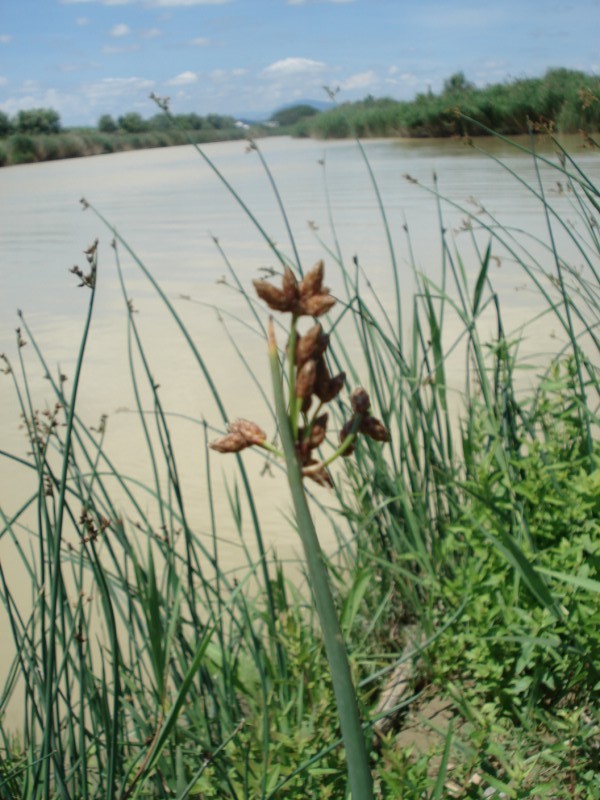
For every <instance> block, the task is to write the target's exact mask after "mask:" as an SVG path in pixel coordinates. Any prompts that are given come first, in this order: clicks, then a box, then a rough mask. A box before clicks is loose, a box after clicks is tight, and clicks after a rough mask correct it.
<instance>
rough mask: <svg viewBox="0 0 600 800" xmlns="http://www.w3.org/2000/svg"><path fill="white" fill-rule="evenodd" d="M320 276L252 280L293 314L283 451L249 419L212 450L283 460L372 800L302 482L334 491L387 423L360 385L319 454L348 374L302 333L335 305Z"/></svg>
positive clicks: (358, 766) (337, 687)
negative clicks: (343, 465) (330, 446)
mask: <svg viewBox="0 0 600 800" xmlns="http://www.w3.org/2000/svg"><path fill="white" fill-rule="evenodd" d="M323 278H324V265H323V262H322V261H319V262H317V264H315V266H314V267H313V268H312V269H311V270H309V271H308V272H307V273H306V275H305V276H304V278H303V279H302V280H300V281H298V280H297V279H296V277H295V275H294V273H293V272H292V270H291V269H290V268H289V267H285V268H284V272H283V279H282V283H281V288H279V287H277V286H275V285H273V284H272V283H269V282H268V281H265V280H256V281H254V288H255V289H256V292H257V294H258V296H259V297H260V298H261V299H262V300H264V301H265V302H266V304H267V305H268V306H269V308H270V309H272V310H273V311H276V312H279V313H289V314H291V323H290V333H289V341H288V346H287V361H288V380H287V386H288V399H287V402H286V400H285V395H284V385H285V380H284V377H283V373H282V369H281V364H280V360H279V351H278V347H277V342H276V340H275V328H274V325H273V318H272V317H271V319H270V321H269V327H268V348H269V360H270V364H271V375H272V380H273V394H274V401H275V410H276V414H277V422H278V426H279V434H280V438H281V444H282V449H283V452H280V451H277V450H276V449H275V448H274V447H273V446H272V445H271V444H270V443H269V442H268V441H267V435H266V433H265V432H264V431H263V430H262V429H261V428H260V427H259V426H258V425H257V424H256V423H254V422H251V421H249V420H246V419H238V420H236V421H235V422H233V423H231V424H230V426H229V432H228V433H227V434H226V435H225V436H223V437H221V438H220V439H217V440H216V441H214V442H212V444H211V445H210V446H211V447H212V449H213V450H217V451H218V452H220V453H238V452H240V451H241V450H244V449H246V448H248V447H253V446H255V447H261V448H265V449H267V450H269V451H271V452H274V453H276V454H279V455H281V456H282V457H284V458H285V462H286V470H287V477H288V481H289V485H290V489H291V494H292V500H293V504H294V511H295V516H296V524H297V527H298V533H299V535H300V538H301V540H302V545H303V549H304V554H305V558H306V566H307V570H308V577H309V579H310V585H311V589H312V591H313V594H314V600H315V605H316V608H317V612H318V614H319V619H320V622H321V627H322V631H323V638H324V642H325V650H326V653H327V659H328V661H329V667H330V670H331V679H332V683H333V688H334V693H335V698H336V702H337V707H338V715H339V720H340V727H341V731H342V738H343V741H344V746H345V751H346V764H347V771H348V779H349V786H350V789H351V791H352V797H353V798H354V800H369V798H372V797H373V786H372V780H371V773H370V769H369V762H368V754H367V748H366V744H365V736H364V732H363V726H362V723H361V718H360V712H359V708H358V701H357V697H356V691H355V688H354V683H353V680H352V673H351V670H350V664H349V661H348V655H347V652H346V648H345V645H344V640H343V637H342V632H341V628H340V623H339V619H338V616H337V612H336V608H335V603H334V600H333V596H332V593H331V588H330V583H329V578H328V574H327V569H326V566H325V562H324V560H323V555H322V551H321V547H320V544H319V539H318V536H317V533H316V530H315V526H314V522H313V519H312V516H311V513H310V509H309V507H308V503H307V499H306V494H305V491H304V486H303V479H304V478H310V479H311V480H313V481H316V482H317V483H318V484H320V485H322V486H333V480H332V478H331V475H330V474H329V471H328V467H329V466H330V464H331V463H332V462H333V461H335V459H337V458H339V457H340V456H349V455H350V454H351V453H352V451H353V449H354V446H355V440H356V437H357V435H358V434H359V433H362V434H364V435H366V436H369V437H370V438H372V439H375V440H376V441H380V442H388V441H389V440H390V434H389V432H388V430H387V429H386V428H385V426H384V425H383V423H382V422H380V421H379V420H377V419H375V418H374V417H372V416H371V415H370V413H369V411H370V405H371V404H370V400H369V396H368V394H367V392H366V391H365V389H363V388H361V387H359V388H357V389H355V390H354V391H353V392H352V394H351V396H350V406H351V409H352V416H351V418H350V419H349V420H348V421H347V422H345V423H344V425H343V426H342V428H341V431H340V434H339V445H338V446H337V448H336V449H335V451H334V452H333V454H332V455H331V456H329V457H328V458H325V459H320V458H318V457H316V456H317V451H318V450H319V448H320V446H321V445H322V444H323V443H324V442H325V439H326V434H327V422H328V414H327V412H326V411H324V410H323V409H324V406H325V405H326V404H327V403H329V402H331V401H332V400H334V399H335V398H336V397H338V395H339V394H340V392H341V391H342V389H343V388H344V384H345V377H346V376H345V374H344V373H343V372H341V373H339V374H338V375H335V376H332V375H331V373H330V371H329V368H328V366H327V363H326V360H325V354H326V352H327V348H328V346H329V336H328V335H327V334H326V333H325V332H324V330H323V327H322V325H321V324H320V323H318V322H317V323H315V324H314V325H313V326H312V327H311V328H309V329H308V330H307V331H306V332H305V333H304V334H300V333H299V332H298V320H299V318H300V317H303V316H307V317H321V316H323V315H324V314H326V313H327V311H329V310H330V309H331V308H332V307H333V306H334V305H335V298H334V297H333V296H332V295H331V293H330V291H329V289H327V288H326V287H325V286H324V285H323Z"/></svg>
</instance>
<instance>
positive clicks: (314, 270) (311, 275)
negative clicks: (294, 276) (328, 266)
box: [299, 260, 325, 298]
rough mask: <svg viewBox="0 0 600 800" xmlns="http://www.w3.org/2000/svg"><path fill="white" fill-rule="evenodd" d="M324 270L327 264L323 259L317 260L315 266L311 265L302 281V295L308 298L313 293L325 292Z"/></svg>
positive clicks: (300, 288)
mask: <svg viewBox="0 0 600 800" xmlns="http://www.w3.org/2000/svg"><path fill="white" fill-rule="evenodd" d="M324 272H325V264H324V263H323V261H322V260H321V261H317V263H316V264H315V265H314V267H311V268H310V269H309V270H308V272H307V273H306V275H305V276H304V278H303V279H302V280H301V281H300V286H299V291H300V297H302V298H308V297H311V296H312V295H315V294H321V293H322V292H323V275H324Z"/></svg>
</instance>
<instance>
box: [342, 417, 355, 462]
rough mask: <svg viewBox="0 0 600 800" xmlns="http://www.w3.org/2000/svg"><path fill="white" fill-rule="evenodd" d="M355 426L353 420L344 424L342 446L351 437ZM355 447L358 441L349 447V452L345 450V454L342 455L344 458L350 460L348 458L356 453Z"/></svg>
mask: <svg viewBox="0 0 600 800" xmlns="http://www.w3.org/2000/svg"><path fill="white" fill-rule="evenodd" d="M353 425H354V420H353V419H349V420H348V422H344V424H343V426H342V429H341V431H340V444H344V442H345V441H346V439H347V438H348V436H350V434H351V433H352V426H353ZM355 447H356V440H354V442H352V444H351V445H348V449H347V450H344V452H343V453H342V455H343V456H344V458H348V456H351V455H352V453H353V452H354V449H355Z"/></svg>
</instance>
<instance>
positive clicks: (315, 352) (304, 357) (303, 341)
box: [296, 323, 329, 367]
mask: <svg viewBox="0 0 600 800" xmlns="http://www.w3.org/2000/svg"><path fill="white" fill-rule="evenodd" d="M328 345H329V336H328V335H327V334H326V333H323V328H322V326H321V325H320V324H319V323H317V324H316V325H313V326H312V328H310V329H309V330H308V331H307V332H306V333H305V334H304V336H299V337H298V340H297V342H296V364H297V365H298V366H299V367H301V366H302V365H303V364H305V363H306V362H307V361H308V359H309V358H315V359H316V358H318V357H319V356H320V355H322V354H323V353H324V352H325V350H326V349H327V346H328Z"/></svg>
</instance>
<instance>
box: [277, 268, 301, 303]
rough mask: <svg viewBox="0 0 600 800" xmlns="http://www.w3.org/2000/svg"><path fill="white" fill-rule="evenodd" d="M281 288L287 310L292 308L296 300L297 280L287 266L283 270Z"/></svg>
mask: <svg viewBox="0 0 600 800" xmlns="http://www.w3.org/2000/svg"><path fill="white" fill-rule="evenodd" d="M281 290H282V292H283V296H284V297H285V302H286V304H287V305H288V306H289V310H293V309H294V308H295V306H296V304H297V302H298V281H297V280H296V277H295V275H294V273H293V272H292V270H291V269H290V268H289V267H286V268H285V269H284V271H283V280H282V282H281Z"/></svg>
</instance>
